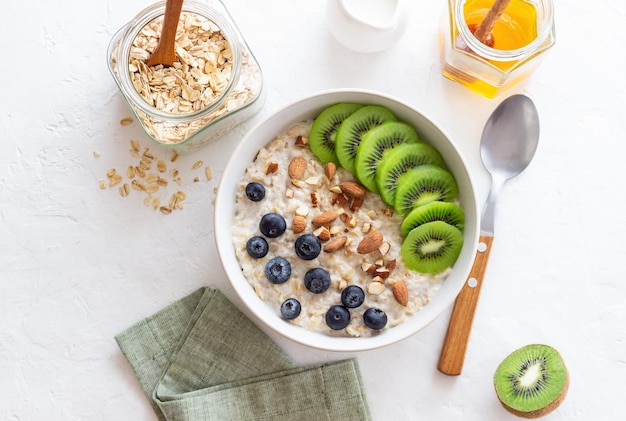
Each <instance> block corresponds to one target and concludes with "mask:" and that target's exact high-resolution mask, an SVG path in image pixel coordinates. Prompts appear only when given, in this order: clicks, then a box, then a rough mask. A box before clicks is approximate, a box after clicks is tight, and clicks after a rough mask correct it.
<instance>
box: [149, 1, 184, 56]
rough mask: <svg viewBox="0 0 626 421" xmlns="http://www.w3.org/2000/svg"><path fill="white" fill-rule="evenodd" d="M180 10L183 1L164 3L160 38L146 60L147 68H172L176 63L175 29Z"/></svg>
mask: <svg viewBox="0 0 626 421" xmlns="http://www.w3.org/2000/svg"><path fill="white" fill-rule="evenodd" d="M182 8H183V0H167V2H166V3H165V14H164V15H163V27H162V29H161V38H160V39H159V44H158V45H157V47H156V48H155V49H154V51H153V52H152V55H151V56H150V57H149V58H148V61H147V63H146V64H147V65H148V66H155V65H157V64H162V65H164V66H172V65H173V64H174V62H175V61H176V49H175V44H176V29H177V28H178V20H179V18H180V12H181V10H182Z"/></svg>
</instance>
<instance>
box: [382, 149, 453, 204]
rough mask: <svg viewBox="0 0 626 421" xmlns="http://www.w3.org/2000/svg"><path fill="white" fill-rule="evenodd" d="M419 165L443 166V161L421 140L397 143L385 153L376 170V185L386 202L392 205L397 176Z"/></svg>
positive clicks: (434, 150) (439, 155)
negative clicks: (402, 143)
mask: <svg viewBox="0 0 626 421" xmlns="http://www.w3.org/2000/svg"><path fill="white" fill-rule="evenodd" d="M419 165H436V166H439V167H443V166H444V163H443V158H442V157H441V154H439V152H437V150H436V149H435V148H433V147H432V146H430V145H428V144H426V143H422V142H416V143H408V144H405V145H399V146H397V147H395V148H393V149H391V150H389V151H388V152H387V153H385V159H384V160H382V161H381V162H380V165H379V167H378V169H377V170H376V185H377V187H378V192H379V194H380V197H381V198H382V199H383V201H384V202H385V203H386V204H388V205H389V206H393V205H394V200H395V196H396V188H397V186H398V178H399V177H400V176H401V175H402V174H404V173H405V172H407V171H408V170H410V169H411V168H413V167H417V166H419Z"/></svg>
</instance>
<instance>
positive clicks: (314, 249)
mask: <svg viewBox="0 0 626 421" xmlns="http://www.w3.org/2000/svg"><path fill="white" fill-rule="evenodd" d="M295 248H296V254H297V255H298V257H300V258H301V259H304V260H313V259H315V258H316V257H317V256H319V254H320V251H322V244H321V243H320V239H319V238H317V237H316V236H314V235H313V234H303V235H301V236H300V237H298V238H297V239H296V245H295Z"/></svg>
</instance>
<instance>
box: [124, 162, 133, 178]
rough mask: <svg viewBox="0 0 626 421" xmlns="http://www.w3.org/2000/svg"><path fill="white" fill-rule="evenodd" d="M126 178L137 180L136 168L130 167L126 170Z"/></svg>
mask: <svg viewBox="0 0 626 421" xmlns="http://www.w3.org/2000/svg"><path fill="white" fill-rule="evenodd" d="M126 176H127V177H128V178H130V179H133V178H135V167H133V166H132V165H129V166H128V169H127V170H126Z"/></svg>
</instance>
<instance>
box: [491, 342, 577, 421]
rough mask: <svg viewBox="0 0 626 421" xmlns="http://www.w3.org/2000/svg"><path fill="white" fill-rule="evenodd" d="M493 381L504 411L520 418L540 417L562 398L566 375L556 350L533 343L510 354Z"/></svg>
mask: <svg viewBox="0 0 626 421" xmlns="http://www.w3.org/2000/svg"><path fill="white" fill-rule="evenodd" d="M493 382H494V386H495V389H496V394H497V396H498V399H499V400H500V403H501V404H502V406H503V407H504V408H505V409H506V410H507V411H509V412H511V413H513V414H515V415H517V416H519V417H524V418H539V417H542V416H544V415H546V414H548V413H550V412H552V411H553V410H554V409H556V408H557V407H558V406H559V405H560V404H561V402H562V401H563V399H565V395H566V394H567V389H568V386H569V374H568V371H567V367H566V366H565V363H564V361H563V358H562V357H561V355H560V354H559V353H558V351H557V350H555V349H554V348H552V347H550V346H548V345H543V344H532V345H526V346H524V347H522V348H520V349H517V350H515V351H513V352H512V353H511V354H509V355H508V356H507V357H506V358H505V359H504V360H503V361H502V362H501V363H500V365H499V366H498V368H497V369H496V372H495V374H494V377H493Z"/></svg>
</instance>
